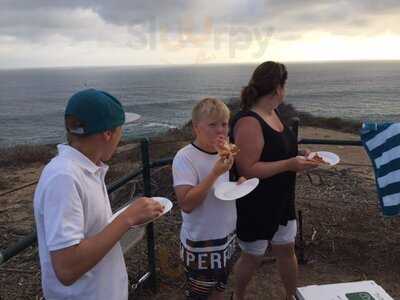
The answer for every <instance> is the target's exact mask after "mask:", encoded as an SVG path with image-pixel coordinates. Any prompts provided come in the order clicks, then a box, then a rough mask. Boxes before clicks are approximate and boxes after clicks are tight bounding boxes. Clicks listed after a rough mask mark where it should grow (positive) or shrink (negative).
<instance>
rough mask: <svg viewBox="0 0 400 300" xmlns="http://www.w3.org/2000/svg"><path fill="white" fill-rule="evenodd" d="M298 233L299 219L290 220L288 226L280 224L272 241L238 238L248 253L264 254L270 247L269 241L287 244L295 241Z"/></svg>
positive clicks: (241, 246) (240, 244) (276, 243)
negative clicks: (242, 239)
mask: <svg viewBox="0 0 400 300" xmlns="http://www.w3.org/2000/svg"><path fill="white" fill-rule="evenodd" d="M296 234H297V221H296V220H290V221H288V223H287V225H286V226H283V225H279V228H278V230H277V231H276V232H275V234H274V236H273V237H272V240H271V241H268V240H257V241H253V242H244V241H241V240H240V239H238V243H239V247H240V249H242V251H243V252H246V253H248V254H252V255H256V256H262V255H264V254H265V251H266V250H267V248H268V243H269V242H271V244H272V245H286V244H290V243H294V241H295V238H296Z"/></svg>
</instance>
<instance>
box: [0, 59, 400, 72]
mask: <svg viewBox="0 0 400 300" xmlns="http://www.w3.org/2000/svg"><path fill="white" fill-rule="evenodd" d="M263 61H268V60H263ZM274 61H279V62H282V63H285V64H312V63H357V62H400V59H329V60H300V61H299V60H281V61H280V60H274ZM259 63H261V62H251V61H249V62H232V63H229V62H221V63H204V64H196V63H194V64H190V63H187V64H179V63H177V64H133V65H121V64H116V65H82V66H80V65H68V66H66V65H58V66H38V67H34V66H32V67H11V68H2V67H0V71H18V70H20V71H22V70H37V69H81V68H135V67H136V68H146V67H148V68H154V67H158V68H164V67H193V66H215V65H257V64H259Z"/></svg>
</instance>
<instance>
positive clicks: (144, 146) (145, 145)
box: [140, 138, 157, 292]
mask: <svg viewBox="0 0 400 300" xmlns="http://www.w3.org/2000/svg"><path fill="white" fill-rule="evenodd" d="M140 146H141V152H142V166H143V188H144V195H145V196H146V197H151V181H150V158H149V140H148V139H147V138H145V139H143V140H142V142H141V144H140ZM146 233H147V234H146V236H147V258H148V266H149V269H150V287H151V289H152V290H153V291H154V292H157V276H156V256H155V245H154V227H153V223H149V224H148V225H147V226H146Z"/></svg>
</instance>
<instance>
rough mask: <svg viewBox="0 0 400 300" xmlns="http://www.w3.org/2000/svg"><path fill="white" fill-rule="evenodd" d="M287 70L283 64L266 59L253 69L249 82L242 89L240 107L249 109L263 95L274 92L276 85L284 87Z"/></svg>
mask: <svg viewBox="0 0 400 300" xmlns="http://www.w3.org/2000/svg"><path fill="white" fill-rule="evenodd" d="M286 79H287V70H286V67H285V65H284V64H281V63H277V62H273V61H267V62H264V63H262V64H261V65H259V66H258V67H257V68H256V69H255V70H254V73H253V75H252V76H251V79H250V81H249V84H248V85H247V86H245V87H244V88H243V89H242V94H241V101H240V108H241V109H243V110H249V109H251V108H252V107H253V106H254V105H255V104H256V103H257V102H258V100H259V99H260V97H263V96H265V95H270V94H274V93H275V92H276V89H277V88H278V87H284V86H285V83H286Z"/></svg>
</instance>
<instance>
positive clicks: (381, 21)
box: [0, 0, 400, 68]
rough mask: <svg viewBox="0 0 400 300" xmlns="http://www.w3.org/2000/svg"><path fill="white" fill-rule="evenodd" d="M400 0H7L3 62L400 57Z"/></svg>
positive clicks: (1, 0) (1, 22) (0, 42)
mask: <svg viewBox="0 0 400 300" xmlns="http://www.w3.org/2000/svg"><path fill="white" fill-rule="evenodd" d="M399 15H400V1H399V0H335V1H327V0H320V1H314V0H280V1H279V0H247V1H246V0H214V1H205V0H204V1H200V0H159V1H152V0H147V1H143V0H141V1H136V0H121V1H109V0H108V1H106V0H100V1H94V0H69V1H67V0H65V1H64V0H60V1H57V0H46V1H44V0H25V1H23V0H0V68H24V67H52V66H92V65H150V64H201V63H241V62H260V61H264V60H269V59H273V60H280V61H314V60H362V59H400V18H399Z"/></svg>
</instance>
